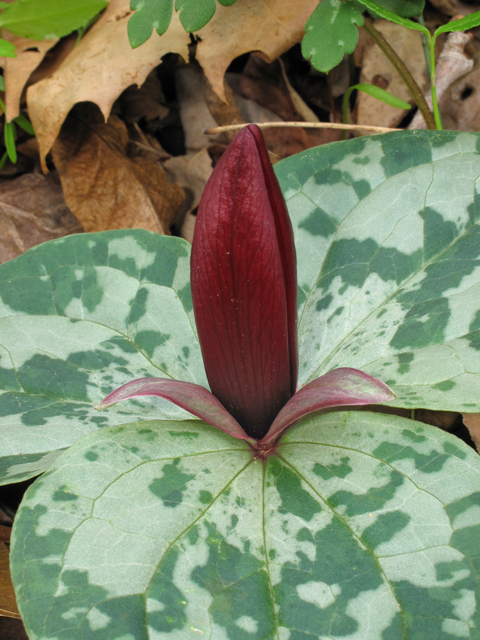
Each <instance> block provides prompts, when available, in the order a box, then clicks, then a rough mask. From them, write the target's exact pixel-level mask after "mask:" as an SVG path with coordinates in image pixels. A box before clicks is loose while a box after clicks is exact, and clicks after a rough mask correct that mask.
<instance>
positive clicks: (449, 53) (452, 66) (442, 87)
mask: <svg viewBox="0 0 480 640" xmlns="http://www.w3.org/2000/svg"><path fill="white" fill-rule="evenodd" d="M471 40H472V35H471V34H469V33H462V32H461V31H460V32H453V33H449V34H448V36H447V39H446V42H445V44H444V46H443V49H442V51H441V53H440V55H439V56H438V58H437V63H436V70H435V77H436V83H435V84H436V87H437V100H438V102H439V104H440V105H441V109H440V112H441V113H442V114H443V110H442V107H445V106H446V105H445V103H446V102H447V104H448V101H449V100H455V98H454V95H455V93H454V92H453V93H452V92H448V89H449V87H450V86H451V85H452V84H453V83H454V82H455V81H456V80H458V79H459V78H463V77H464V76H465V74H467V73H468V72H469V71H471V70H472V67H473V60H472V59H471V58H468V57H467V56H466V55H465V53H464V49H465V47H466V46H467V45H468V44H469V43H470V42H471ZM444 95H446V100H442V99H443V96H444ZM425 100H426V101H427V104H428V106H429V107H430V109H431V108H432V94H431V92H430V91H427V93H426V94H425ZM426 126H427V125H426V124H425V120H424V119H423V116H422V114H421V113H420V111H417V113H416V114H415V117H414V118H413V120H412V122H411V123H410V126H409V127H408V128H409V129H426ZM447 128H451V127H447Z"/></svg>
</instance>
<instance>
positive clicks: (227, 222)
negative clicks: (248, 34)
mask: <svg viewBox="0 0 480 640" xmlns="http://www.w3.org/2000/svg"><path fill="white" fill-rule="evenodd" d="M191 283H192V298H193V310H194V314H195V321H196V326H197V331H198V339H199V342H200V347H201V350H202V356H203V362H204V364H205V371H206V374H207V378H208V382H209V385H210V388H211V389H212V392H210V391H208V390H207V389H205V388H203V387H200V386H198V385H195V384H192V383H189V382H181V381H175V380H168V379H165V378H141V379H139V380H134V381H133V382H129V383H127V384H125V385H123V386H122V387H120V389H117V390H116V391H114V392H113V393H111V394H109V395H108V396H107V397H106V398H105V399H104V400H103V401H102V403H101V405H99V407H98V408H99V409H101V408H104V407H106V406H108V405H110V404H114V403H115V402H118V401H119V400H126V399H128V398H133V397H136V396H142V395H152V396H160V397H162V398H166V399H167V400H170V401H172V402H174V403H175V404H177V405H179V406H180V407H182V408H183V409H186V410H187V411H189V412H190V413H192V414H193V415H195V416H197V417H198V418H200V419H202V420H204V421H205V422H207V423H209V424H211V425H213V426H215V427H218V428H219V429H221V430H222V431H225V432H226V433H229V434H230V435H232V436H233V437H235V438H240V439H242V440H247V441H248V443H249V444H250V446H251V447H252V449H253V451H255V452H256V454H257V455H259V456H260V457H265V456H266V455H268V454H269V453H271V452H272V451H273V450H274V447H275V444H276V442H277V441H278V439H279V437H280V436H281V435H282V433H283V432H284V431H285V430H286V429H288V427H290V426H291V425H292V424H293V423H294V422H296V421H297V420H299V419H301V418H302V417H304V416H306V415H308V414H310V413H313V412H315V411H318V410H320V409H325V408H327V407H335V406H340V405H364V404H372V403H375V402H386V401H388V400H393V399H395V397H396V396H395V394H394V393H393V392H392V391H391V390H390V389H389V388H388V387H387V385H385V384H383V383H382V382H381V381H380V380H377V379H376V378H373V377H372V376H369V375H368V374H365V373H362V372H361V371H357V370H356V369H350V368H338V369H335V370H334V371H331V372H329V373H327V374H325V375H323V376H321V377H320V378H316V379H315V380H313V381H312V382H310V383H309V384H308V385H306V386H304V387H303V388H302V389H300V390H299V391H297V377H298V348H297V260H296V254H295V243H294V240H293V229H292V225H291V222H290V218H289V215H288V211H287V206H286V204H285V200H284V198H283V195H282V192H281V189H280V185H279V184H278V180H277V178H276V176H275V174H274V172H273V167H272V165H271V163H270V159H269V156H268V151H267V148H266V146H265V142H264V140H263V136H262V133H261V131H260V129H259V128H258V127H257V126H256V125H249V126H248V127H245V128H244V129H243V130H242V131H241V132H240V133H239V134H237V136H236V137H235V139H234V140H233V142H232V143H231V145H230V147H229V148H228V150H227V152H226V153H225V154H224V155H223V156H222V159H221V160H220V162H219V164H218V165H217V167H216V168H215V171H214V172H213V174H212V176H211V178H210V180H209V181H208V183H207V185H206V188H205V192H204V194H203V197H202V199H201V201H200V205H199V208H198V215H197V222H196V226H195V238H194V242H193V248H192V259H191Z"/></svg>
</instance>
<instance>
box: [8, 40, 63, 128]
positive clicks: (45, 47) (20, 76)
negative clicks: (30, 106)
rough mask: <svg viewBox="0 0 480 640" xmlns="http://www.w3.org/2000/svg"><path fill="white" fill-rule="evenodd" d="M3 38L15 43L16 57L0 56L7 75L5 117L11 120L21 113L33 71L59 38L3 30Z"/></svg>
mask: <svg viewBox="0 0 480 640" xmlns="http://www.w3.org/2000/svg"><path fill="white" fill-rule="evenodd" d="M2 38H3V39H4V40H8V41H9V42H11V43H12V44H14V45H15V52H16V54H17V57H16V58H0V67H2V68H3V75H4V76H5V88H6V92H5V110H6V113H5V117H6V119H7V122H11V121H12V120H13V119H14V118H16V117H17V116H18V114H19V113H20V100H21V97H22V92H23V90H24V88H25V85H26V84H27V82H28V79H29V78H30V76H31V75H32V72H33V71H34V70H35V69H36V68H37V67H38V65H39V64H40V63H41V62H42V60H43V59H44V57H45V54H46V53H47V51H49V50H50V49H51V48H52V47H54V46H55V45H56V44H57V42H58V38H55V39H52V40H29V39H28V38H21V37H20V36H16V35H14V34H13V33H10V32H9V31H6V30H3V32H2Z"/></svg>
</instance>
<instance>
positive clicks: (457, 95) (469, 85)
mask: <svg viewBox="0 0 480 640" xmlns="http://www.w3.org/2000/svg"><path fill="white" fill-rule="evenodd" d="M479 82H480V65H478V64H477V65H476V66H475V67H474V68H473V69H472V70H471V71H470V72H469V73H466V74H465V75H463V76H462V77H461V78H459V79H458V80H456V81H455V82H453V83H452V84H451V85H450V86H449V87H448V89H447V90H446V91H445V93H444V94H443V97H442V99H441V100H440V101H439V107H440V113H441V114H442V123H443V127H444V128H445V129H448V130H451V131H480V91H479V90H478V87H479Z"/></svg>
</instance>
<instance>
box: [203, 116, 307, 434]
mask: <svg viewBox="0 0 480 640" xmlns="http://www.w3.org/2000/svg"><path fill="white" fill-rule="evenodd" d="M295 263H296V259H295V248H294V244H293V232H292V227H291V223H290V219H289V217H288V212H287V209H286V206H285V202H284V200H283V196H282V193H281V191H280V187H279V185H278V181H277V179H276V177H275V174H274V173H273V169H272V166H271V164H270V161H269V159H268V152H267V150H266V148H265V144H264V142H263V138H262V135H261V133H260V131H259V130H258V127H256V126H255V125H250V126H249V127H245V128H244V129H242V131H241V132H240V133H239V134H238V135H237V136H236V138H235V139H234V141H233V142H232V143H231V144H230V146H229V147H228V149H227V151H226V152H225V153H224V154H223V156H222V158H221V160H220V162H219V163H218V165H217V166H216V168H215V170H214V172H213V174H212V176H211V177H210V180H209V181H208V183H207V186H206V188H205V191H204V194H203V196H202V200H201V202H200V206H199V209H198V214H197V222H196V226H195V236H194V241H193V250H192V263H191V282H192V296H193V308H194V312H195V319H196V323H197V329H198V336H199V340H200V345H201V348H202V355H203V361H204V363H205V370H206V373H207V377H208V381H209V383H210V388H211V390H212V393H213V394H214V396H215V397H216V398H218V399H219V400H220V402H221V403H222V404H223V405H224V406H225V408H226V409H227V410H228V411H229V412H230V413H231V414H232V415H233V416H234V418H235V419H236V420H237V421H238V422H239V423H240V425H241V426H242V427H243V428H244V430H245V431H246V432H247V433H248V434H249V436H251V437H255V438H261V437H263V436H264V435H265V434H266V432H267V431H268V429H269V427H270V425H271V424H272V422H273V420H274V419H275V416H276V415H277V413H278V412H279V411H280V409H281V408H282V407H283V406H284V405H285V403H286V402H287V401H288V400H289V398H290V397H291V396H292V395H293V393H294V391H295V386H296V376H297V373H296V372H297V359H298V356H297V343H296V339H297V338H296V333H297V329H296V313H297V309H296V287H297V284H296V269H295Z"/></svg>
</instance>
